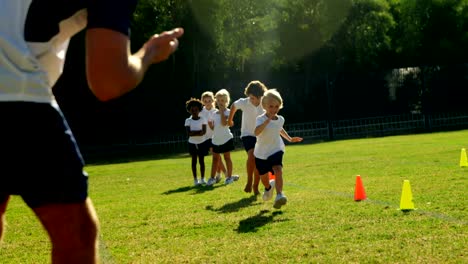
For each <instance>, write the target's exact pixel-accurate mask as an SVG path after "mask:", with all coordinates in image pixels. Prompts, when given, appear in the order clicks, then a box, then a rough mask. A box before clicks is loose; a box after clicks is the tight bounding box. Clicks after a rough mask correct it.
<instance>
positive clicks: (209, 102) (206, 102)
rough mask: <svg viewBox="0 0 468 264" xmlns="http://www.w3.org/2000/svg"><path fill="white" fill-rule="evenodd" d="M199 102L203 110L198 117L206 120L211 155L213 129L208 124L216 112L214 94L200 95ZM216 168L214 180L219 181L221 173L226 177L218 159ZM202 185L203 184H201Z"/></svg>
mask: <svg viewBox="0 0 468 264" xmlns="http://www.w3.org/2000/svg"><path fill="white" fill-rule="evenodd" d="M201 101H202V103H203V110H202V111H201V112H200V116H203V117H204V118H205V119H206V120H208V128H207V129H206V134H205V137H206V138H207V140H209V143H208V144H209V146H210V147H209V149H210V151H211V153H213V143H212V137H213V129H211V126H210V123H213V117H214V114H215V112H216V107H215V98H214V94H213V92H211V91H206V92H204V93H202V95H201ZM213 160H214V155H213ZM218 160H219V162H218V166H217V167H216V177H215V178H216V179H218V182H219V180H221V173H224V175H226V167H225V166H224V163H223V160H222V159H218ZM203 184H204V183H203Z"/></svg>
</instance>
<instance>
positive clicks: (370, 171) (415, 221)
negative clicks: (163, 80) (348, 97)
mask: <svg viewBox="0 0 468 264" xmlns="http://www.w3.org/2000/svg"><path fill="white" fill-rule="evenodd" d="M467 137H468V131H467V130H465V131H457V132H450V133H433V134H420V135H407V136H393V137H383V138H370V139H357V140H344V141H335V142H325V143H316V144H304V143H300V144H294V145H288V146H287V147H286V153H285V156H284V192H285V194H286V195H287V197H288V198H289V202H288V204H287V205H286V206H285V207H283V208H282V209H281V210H274V209H273V208H272V202H271V201H269V202H263V201H262V199H261V197H254V196H252V195H250V194H246V193H244V192H243V187H244V186H243V185H244V184H245V182H246V178H245V174H244V169H245V167H244V166H245V159H246V154H245V151H244V150H238V151H234V152H232V158H233V164H234V172H235V173H238V174H240V175H241V178H240V180H239V181H238V182H235V183H233V184H231V185H228V186H225V185H223V184H216V185H215V186H214V187H211V188H210V187H200V188H198V187H197V188H196V187H193V186H192V182H193V180H192V176H191V172H190V171H191V170H190V157H189V156H187V155H183V156H172V157H166V158H163V159H154V160H151V159H150V160H146V161H133V162H132V161H128V162H122V163H114V164H112V163H111V164H107V165H89V166H87V167H86V170H87V171H88V173H89V175H90V196H91V198H92V199H93V203H94V204H95V206H96V210H97V212H98V215H99V218H100V223H101V236H100V237H101V240H100V250H99V251H100V254H101V256H102V260H103V261H102V263H103V264H104V263H467V261H468V259H467V256H466V239H467V234H468V229H467V221H466V220H467V219H466V206H467V200H466V186H467V177H466V173H467V169H468V168H460V167H459V158H460V149H461V148H462V147H465V148H466V147H468V146H467V145H466V144H467V143H466V138H467ZM210 161H211V159H210V157H207V159H206V163H207V165H208V167H209V165H211V162H210ZM358 174H359V175H361V178H362V181H363V185H364V188H365V192H366V194H367V197H368V199H367V200H364V201H361V202H355V201H354V200H353V194H354V187H355V179H356V175H358ZM404 180H409V181H410V183H411V190H412V194H413V201H414V204H415V207H416V208H417V210H414V211H411V212H409V213H403V212H401V211H399V210H398V209H399V202H400V197H401V193H402V184H403V181H404ZM6 218H7V222H8V225H7V228H6V233H5V237H4V242H3V244H1V245H0V259H1V260H2V263H5V264H9V263H49V262H50V258H49V250H50V243H49V241H48V238H47V237H46V234H45V232H44V231H43V230H42V229H41V226H40V224H39V222H38V221H37V220H36V219H35V217H34V216H33V214H32V212H31V210H29V208H27V207H26V206H25V204H24V202H23V201H22V200H21V199H20V198H19V197H16V196H15V197H13V199H12V200H11V201H10V205H9V207H8V210H7V214H6Z"/></svg>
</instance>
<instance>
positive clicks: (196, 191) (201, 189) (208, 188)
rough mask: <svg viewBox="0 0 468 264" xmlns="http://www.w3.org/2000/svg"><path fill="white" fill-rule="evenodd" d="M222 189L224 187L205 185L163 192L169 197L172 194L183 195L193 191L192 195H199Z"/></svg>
mask: <svg viewBox="0 0 468 264" xmlns="http://www.w3.org/2000/svg"><path fill="white" fill-rule="evenodd" d="M220 187H224V185H216V186H213V185H212V186H206V185H199V186H184V187H180V188H177V189H174V190H168V191H165V192H163V193H162V194H164V195H169V194H173V193H183V192H188V191H194V194H200V193H204V192H207V191H213V190H214V189H216V188H220Z"/></svg>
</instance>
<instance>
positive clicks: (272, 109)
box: [254, 89, 302, 209]
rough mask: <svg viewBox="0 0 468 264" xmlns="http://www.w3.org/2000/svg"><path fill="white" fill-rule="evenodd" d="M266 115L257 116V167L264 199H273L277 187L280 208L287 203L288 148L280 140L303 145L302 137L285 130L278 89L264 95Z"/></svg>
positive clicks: (255, 150) (276, 200)
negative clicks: (285, 162) (285, 170)
mask: <svg viewBox="0 0 468 264" xmlns="http://www.w3.org/2000/svg"><path fill="white" fill-rule="evenodd" d="M261 104H262V107H263V109H265V113H263V114H262V115H260V116H258V117H257V121H256V128H255V135H256V136H257V143H256V144H255V149H254V155H255V165H256V168H257V170H258V172H259V174H260V179H261V181H262V184H263V185H264V186H265V192H264V193H263V200H264V201H268V200H270V199H271V198H272V196H273V189H274V188H275V187H276V199H275V202H274V204H273V207H274V208H276V209H280V208H281V206H283V205H285V204H286V203H287V201H288V199H287V198H286V196H285V195H284V194H283V154H284V152H285V145H284V142H283V140H282V138H281V137H283V138H284V139H286V140H287V141H289V142H301V141H302V138H300V137H290V136H289V135H288V133H287V132H286V130H284V128H283V126H284V117H282V116H280V115H278V112H279V110H280V109H281V108H283V99H282V98H281V95H280V93H279V92H278V91H277V90H276V89H270V90H268V91H266V92H265V94H264V95H263V98H262V101H261ZM268 172H272V173H274V174H275V180H270V179H269V175H268Z"/></svg>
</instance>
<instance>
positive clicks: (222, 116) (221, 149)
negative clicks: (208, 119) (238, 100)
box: [207, 89, 238, 185]
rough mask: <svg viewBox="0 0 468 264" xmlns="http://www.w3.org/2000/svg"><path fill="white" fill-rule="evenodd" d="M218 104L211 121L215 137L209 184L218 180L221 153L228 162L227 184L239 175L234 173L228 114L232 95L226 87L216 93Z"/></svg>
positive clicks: (232, 144) (232, 140)
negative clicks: (217, 170)
mask: <svg viewBox="0 0 468 264" xmlns="http://www.w3.org/2000/svg"><path fill="white" fill-rule="evenodd" d="M215 101H216V105H217V106H218V110H217V111H216V112H215V114H214V116H213V122H212V123H210V127H211V128H212V129H213V137H212V139H211V141H212V143H213V164H212V166H211V178H210V179H209V180H208V183H207V185H213V184H214V183H215V182H217V180H216V178H215V174H216V167H217V166H216V164H218V162H219V161H218V160H219V159H221V155H220V154H223V156H224V161H225V163H226V169H227V173H226V180H225V182H224V183H225V184H231V183H232V182H234V181H235V180H237V179H238V177H234V176H233V175H232V160H231V151H233V150H234V139H233V138H234V136H233V134H232V133H231V130H230V129H229V125H228V116H229V108H227V107H228V105H229V101H230V95H229V92H228V91H227V90H226V89H221V90H219V91H218V92H217V93H216V94H215Z"/></svg>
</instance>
